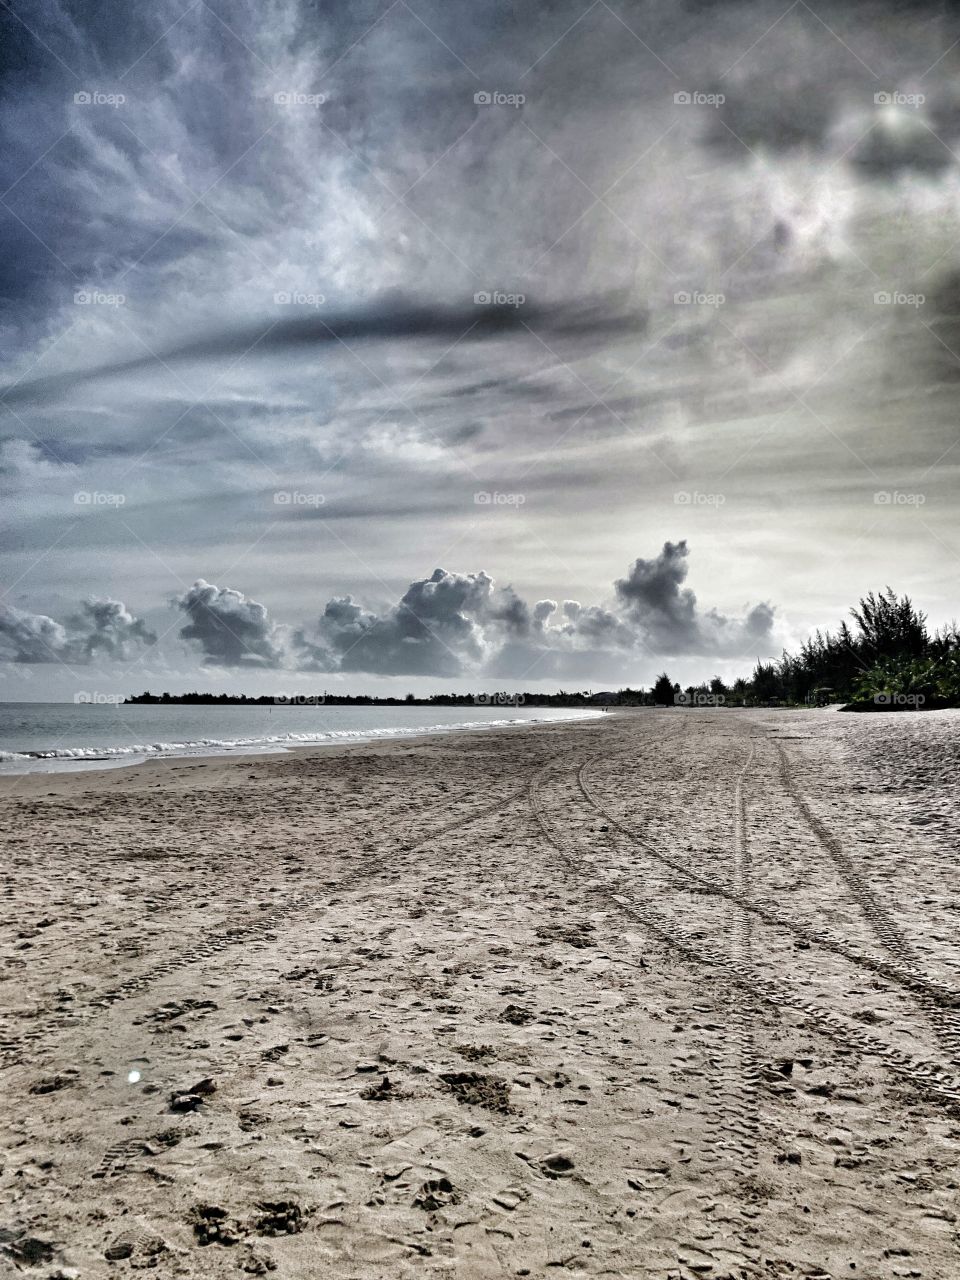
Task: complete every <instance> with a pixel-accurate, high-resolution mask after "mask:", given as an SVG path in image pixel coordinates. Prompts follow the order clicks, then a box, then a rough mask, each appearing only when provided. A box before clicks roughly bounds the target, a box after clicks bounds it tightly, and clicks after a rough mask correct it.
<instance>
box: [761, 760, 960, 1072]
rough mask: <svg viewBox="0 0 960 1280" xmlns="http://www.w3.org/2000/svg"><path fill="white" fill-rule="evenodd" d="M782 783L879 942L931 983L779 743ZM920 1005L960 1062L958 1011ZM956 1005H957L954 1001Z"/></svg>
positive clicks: (933, 1004) (923, 998) (923, 999)
mask: <svg viewBox="0 0 960 1280" xmlns="http://www.w3.org/2000/svg"><path fill="white" fill-rule="evenodd" d="M776 746H777V754H778V757H779V764H780V780H781V782H782V784H783V788H784V790H785V791H786V793H787V795H788V796H789V797H790V799H791V800H792V801H793V804H794V806H795V807H796V809H797V811H798V812H799V813H800V815H801V817H802V818H803V820H804V822H805V823H806V824H807V826H808V827H809V828H810V830H811V831H812V832H813V835H814V837H815V838H816V840H817V843H818V844H819V845H820V847H821V848H822V849H823V850H824V851H825V852H826V854H827V856H828V857H829V858H830V860H831V862H833V864H834V866H835V867H836V868H837V871H838V872H839V873H840V876H841V878H842V880H843V882H844V884H845V885H846V886H847V890H848V891H849V893H850V896H851V897H852V898H853V900H854V901H855V902H856V904H857V906H858V907H859V908H860V910H861V911H862V912H863V914H864V916H865V917H866V920H867V923H868V924H869V925H870V928H871V929H872V930H873V933H874V935H875V936H876V938H877V940H878V941H879V942H880V943H881V945H882V946H884V947H885V948H886V949H887V951H888V952H889V953H890V954H891V955H892V956H894V957H895V958H896V959H897V960H898V961H899V962H900V964H901V966H902V967H903V968H905V969H906V970H908V971H909V972H910V973H912V974H914V975H915V976H916V977H918V978H921V979H924V980H925V981H927V982H929V979H927V976H926V974H925V972H924V969H923V966H922V964H921V962H920V959H919V957H918V956H917V953H916V952H915V951H914V949H913V947H912V946H911V945H910V943H909V942H908V941H907V939H906V938H905V937H904V935H903V933H901V931H900V929H899V928H898V927H897V924H896V922H895V921H894V920H893V918H892V917H891V916H890V914H889V912H888V911H887V909H886V907H885V906H884V905H883V903H882V902H881V901H880V899H879V898H878V897H877V895H876V894H875V893H874V891H873V888H872V886H871V885H870V882H869V881H868V880H867V879H866V878H865V877H864V875H863V874H862V873H861V870H860V868H859V866H858V865H857V863H856V862H855V861H854V859H853V858H851V857H850V855H849V854H848V853H847V852H846V850H845V849H844V847H843V845H842V844H841V843H840V841H839V840H838V839H837V837H836V835H834V833H833V832H832V831H831V830H830V829H829V827H827V826H826V825H825V823H823V822H822V821H821V820H820V819H819V818H818V817H817V815H816V814H815V813H814V812H813V809H812V808H811V806H810V803H809V801H808V800H807V798H806V796H805V795H804V794H803V792H802V791H801V789H800V786H799V784H798V782H797V780H796V778H795V777H794V774H793V770H792V766H791V762H790V757H789V755H788V754H787V751H786V750H785V748H784V747H783V746H781V744H780V743H779V742H778V743H777V744H776ZM919 1003H920V1005H921V1007H922V1008H923V1011H924V1013H925V1014H926V1015H927V1017H928V1019H929V1020H930V1022H931V1023H932V1025H933V1027H934V1030H935V1032H936V1034H937V1037H938V1039H939V1040H940V1042H941V1044H943V1046H944V1047H945V1048H946V1049H947V1051H948V1052H949V1054H950V1058H951V1062H952V1063H953V1064H954V1065H956V1064H958V1063H960V1013H958V1012H957V1011H956V1009H955V1008H950V1007H949V1006H948V1007H944V1006H943V1005H942V1004H938V1003H937V1002H936V1001H935V1000H931V999H930V998H929V996H927V995H924V994H921V997H920V1000H919ZM952 1003H954V1004H955V1003H956V1000H954V1001H953V1002H952Z"/></svg>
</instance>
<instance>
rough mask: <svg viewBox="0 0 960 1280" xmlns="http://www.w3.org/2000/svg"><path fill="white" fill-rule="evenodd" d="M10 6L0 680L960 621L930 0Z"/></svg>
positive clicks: (950, 354) (646, 651) (506, 661)
mask: <svg viewBox="0 0 960 1280" xmlns="http://www.w3.org/2000/svg"><path fill="white" fill-rule="evenodd" d="M0 13H2V18H0V21H2V25H3V33H2V40H0V47H2V50H3V53H2V57H3V60H4V88H3V98H2V128H3V134H4V137H3V148H2V154H3V160H2V173H0V191H2V196H0V219H2V225H3V230H4V235H5V252H4V254H3V256H2V259H0V272H2V282H0V306H2V318H0V331H2V338H3V342H2V351H3V353H4V367H3V369H2V370H0V492H2V501H3V506H2V513H3V514H2V522H0V536H2V542H0V591H2V599H0V673H2V679H0V697H3V698H4V699H8V698H18V697H20V698H50V697H64V698H69V697H70V696H71V695H72V693H73V692H74V691H75V690H76V689H77V688H84V689H90V688H92V687H98V688H99V687H102V688H104V689H107V690H117V691H121V692H126V691H131V690H136V689H141V688H144V687H147V686H149V687H153V688H158V687H163V688H169V689H183V688H190V687H195V686H197V685H200V686H202V687H206V688H213V689H245V690H251V691H264V690H272V689H276V688H283V689H289V688H291V687H296V688H298V689H302V690H304V691H309V690H312V689H319V688H323V687H329V688H342V689H345V690H350V691H357V690H361V689H371V690H377V691H387V690H389V691H396V690H397V689H402V690H404V691H406V690H407V689H414V690H416V691H418V692H421V691H432V690H434V689H437V688H476V687H481V686H486V687H489V686H490V685H491V682H495V683H496V685H497V687H505V688H515V687H520V688H537V687H555V686H556V684H557V683H558V682H566V683H567V684H568V685H569V684H570V683H574V684H575V685H577V686H583V687H587V686H590V685H592V686H593V687H600V686H603V685H607V684H616V683H619V682H625V681H629V682H631V683H633V684H638V683H649V682H650V681H651V680H652V679H653V677H654V676H655V675H656V673H657V671H659V670H660V669H661V668H662V667H663V666H665V665H666V666H667V667H668V668H669V669H670V671H671V673H672V674H674V675H675V676H676V677H677V678H681V679H684V680H685V679H688V678H695V677H700V676H709V675H711V674H713V672H715V671H717V672H720V673H722V674H725V675H734V674H738V673H740V672H746V671H747V670H748V669H749V668H750V667H751V666H752V665H753V663H754V662H755V660H756V658H757V657H768V656H770V655H771V654H776V653H778V652H779V651H780V649H781V648H782V647H783V646H784V645H785V644H786V645H790V644H793V643H795V642H796V641H798V640H799V639H801V638H802V637H803V636H804V635H805V634H806V633H807V632H808V630H809V629H811V628H812V627H816V626H823V625H834V624H835V623H836V622H837V621H838V620H839V619H840V617H841V616H842V614H843V613H844V611H845V610H846V609H847V607H848V606H849V605H850V604H851V603H853V602H854V600H855V599H856V598H857V596H858V595H860V594H862V593H863V592H865V591H867V590H870V589H877V588H879V587H882V586H883V585H885V584H887V583H889V584H890V585H892V586H893V587H894V588H896V589H898V590H908V591H910V592H911V594H913V595H914V597H915V598H916V599H917V601H918V602H919V603H920V605H921V606H922V607H923V608H925V609H926V610H927V611H928V613H929V615H930V618H931V621H932V622H933V623H935V624H937V623H941V622H945V621H947V620H949V619H951V618H953V617H956V616H957V615H958V614H960V586H958V557H960V531H958V528H957V515H956V502H955V498H954V495H955V494H956V491H957V478H958V468H960V420H958V414H957V404H958V394H957V393H958V389H960V356H958V355H957V354H956V353H957V352H960V88H958V87H957V86H958V85H960V80H958V73H960V43H958V41H960V17H958V16H957V15H956V14H955V13H951V11H950V8H949V6H947V5H946V4H945V3H944V4H934V3H929V4H924V3H906V2H903V0H901V2H899V3H897V2H895V0H886V3H882V4H872V3H871V4H868V3H856V2H855V0H846V3H843V4H828V3H825V2H824V3H818V4H817V5H815V6H813V5H809V4H806V3H805V2H804V0H797V2H796V3H793V4H788V3H785V2H777V3H768V2H764V3H753V2H748V3H743V4H736V3H733V2H731V0H724V2H710V0H633V2H632V3H628V2H627V0H611V3H609V4H608V3H606V2H605V0H595V3H592V4H585V3H584V2H583V0H576V2H572V3H571V2H569V0H541V3H538V4H529V3H516V4H507V3H504V2H502V0H473V2H472V3H471V4H469V5H458V4H450V3H449V2H442V0H409V3H408V0H393V2H392V3H390V2H389V0H351V2H350V3H347V0H333V2H326V0H325V2H323V3H321V0H230V2H229V3H228V2H227V0H209V2H207V0H192V2H191V0H152V2H151V3H150V4H149V5H147V4H138V3H132V4H129V5H124V6H122V9H120V10H118V9H117V8H116V6H114V5H105V4H102V3H100V2H99V0H69V2H68V0H31V3H29V4H23V3H20V2H19V0H12V3H11V4H10V5H9V6H6V5H5V6H4V7H3V9H2V10H0Z"/></svg>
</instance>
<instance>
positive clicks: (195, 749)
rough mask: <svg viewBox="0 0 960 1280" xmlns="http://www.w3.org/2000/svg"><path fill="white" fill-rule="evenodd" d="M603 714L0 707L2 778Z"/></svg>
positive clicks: (497, 710) (9, 704) (459, 709)
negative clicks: (148, 760) (160, 757)
mask: <svg viewBox="0 0 960 1280" xmlns="http://www.w3.org/2000/svg"><path fill="white" fill-rule="evenodd" d="M598 714H600V713H599V712H596V711H589V710H581V709H579V708H571V709H569V710H567V709H556V710H555V709H553V708H548V707H529V708H528V707H512V706H507V707H327V706H319V707H310V706H275V707H243V706H235V707H229V706H227V707H217V706H184V705H172V706H165V707H164V706H139V705H131V706H114V705H108V706H99V705H94V704H83V705H80V706H75V705H74V704H73V703H59V702H3V703H0V775H2V774H16V773H36V772H52V771H54V770H62V769H83V768H88V769H89V768H95V769H102V768H104V767H105V766H109V765H122V764H136V763H139V762H140V761H142V760H147V759H150V758H151V757H157V756H211V755H217V756H219V755H230V754H237V755H241V754H250V753H259V752H268V751H288V750H292V749H294V748H296V747H306V746H324V745H328V746H336V745H337V744H338V743H345V742H362V741H373V740H377V739H381V738H398V737H409V736H411V735H414V734H423V733H454V732H458V731H463V730H465V729H484V728H499V727H503V726H505V725H512V724H531V723H537V722H555V721H559V720H580V719H583V718H584V717H587V716H595V715H598Z"/></svg>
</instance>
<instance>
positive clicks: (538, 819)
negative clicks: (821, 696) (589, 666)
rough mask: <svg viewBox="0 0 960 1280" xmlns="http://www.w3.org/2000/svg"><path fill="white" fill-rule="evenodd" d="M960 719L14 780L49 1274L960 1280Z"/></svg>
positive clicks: (20, 1041)
mask: <svg viewBox="0 0 960 1280" xmlns="http://www.w3.org/2000/svg"><path fill="white" fill-rule="evenodd" d="M958 761H960V714H958V713H952V712H947V713H930V714H926V715H924V714H903V715H883V716H850V715H848V716H844V715H841V714H838V713H837V712H836V711H832V710H821V711H806V712H799V711H790V712H788V711H775V710H770V711H708V712H697V711H683V710H670V711H655V710H641V711H636V712H623V713H619V714H617V713H611V714H609V715H607V716H605V717H603V718H602V719H599V718H598V719H596V720H592V721H588V722H583V723H574V724H565V725H556V726H537V727H533V728H523V729H514V730H508V731H497V732H485V733H477V734H462V735H456V736H448V737H443V738H437V737H434V738H421V739H415V740H408V741H400V742H393V743H383V744H377V745H373V746H371V745H357V746H353V747H350V748H344V749H329V748H327V749H323V750H304V751H298V752H295V753H291V754H289V755H285V756H260V757H255V758H253V757H251V758H246V759H240V760H237V759H233V760H229V761H225V760H221V759H212V760H204V761H200V762H192V761H184V760H167V761H159V762H150V763H148V764H144V765H140V766H136V767H131V768H126V769H114V770H105V771H95V772H84V773H77V774H71V775H64V774H58V775H55V776H32V777H24V778H7V779H3V780H2V782H0V793H2V797H3V806H2V818H0V824H2V838H3V844H4V859H3V864H4V878H5V880H6V902H7V910H6V912H5V916H6V919H5V921H4V924H3V943H2V960H3V963H2V979H3V987H2V1003H3V1026H2V1045H0V1052H2V1066H3V1071H2V1076H0V1079H2V1099H3V1100H2V1104H0V1105H2V1108H3V1116H2V1120H3V1126H2V1127H3V1130H4V1133H5V1140H4V1142H5V1150H4V1154H3V1160H2V1174H0V1184H2V1200H3V1202H4V1204H5V1208H4V1210H3V1214H2V1217H0V1248H2V1250H3V1255H2V1256H3V1257H4V1258H5V1266H6V1267H7V1268H8V1269H9V1268H12V1269H13V1273H14V1274H21V1273H22V1274H24V1275H28V1276H36V1277H43V1278H46V1277H55V1276H56V1277H70V1276H72V1277H80V1278H81V1280H92V1278H93V1277H100V1276H117V1277H121V1276H126V1275H130V1274H132V1273H133V1272H135V1271H140V1270H144V1269H148V1270H149V1269H152V1270H153V1271H154V1273H155V1274H157V1275H160V1276H182V1277H196V1278H197V1280H200V1278H201V1277H202V1278H203V1280H208V1278H210V1277H226V1276H238V1275H243V1274H253V1275H260V1274H267V1273H274V1274H276V1275H277V1276H278V1277H290V1278H291V1280H293V1278H296V1280H305V1278H306V1277H321V1276H322V1277H344V1278H348V1277H349V1278H354V1280H361V1278H362V1280H367V1278H369V1280H384V1278H391V1280H392V1278H394V1277H396V1278H398V1280H399V1278H402V1277H407V1276H410V1277H413V1276H416V1277H432V1276H435V1277H449V1278H454V1277H456V1278H458V1280H459V1278H460V1277H463V1278H464V1280H473V1278H474V1277H476V1278H477V1280H480V1278H483V1280H486V1278H488V1277H489V1278H490V1280H494V1278H497V1280H499V1278H500V1277H504V1276H511V1277H512V1276H532V1277H549V1276H556V1275H570V1276H584V1277H594V1276H596V1277H600V1276H603V1277H631V1278H633V1277H651V1278H653V1277H657V1278H658V1280H660V1278H665V1277H670V1278H671V1280H672V1278H676V1277H682V1278H683V1280H691V1278H692V1277H697V1276H699V1277H711V1278H714V1280H720V1278H721V1277H753V1276H764V1277H778V1278H780V1277H782V1278H786V1277H816V1278H819V1280H826V1278H827V1277H837V1278H839V1277H860V1278H861V1280H863V1278H865V1277H869V1280H893V1278H894V1277H924V1278H925V1280H951V1278H953V1277H956V1276H957V1275H958V1274H960V1251H958V1233H957V1224H956V1214H957V1203H958V1195H957V1186H958V1174H957V1167H958V1155H960V896H958V893H957V879H956V876H957V861H956V860H957V852H956V851H957V813H958V812H960V810H958V807H957V800H958V783H957V777H958V771H957V764H958Z"/></svg>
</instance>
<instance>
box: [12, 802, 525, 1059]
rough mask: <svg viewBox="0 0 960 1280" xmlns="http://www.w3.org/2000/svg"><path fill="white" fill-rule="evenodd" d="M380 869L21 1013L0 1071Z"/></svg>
mask: <svg viewBox="0 0 960 1280" xmlns="http://www.w3.org/2000/svg"><path fill="white" fill-rule="evenodd" d="M527 788H528V784H527V783H524V785H523V786H522V787H519V788H516V789H515V790H513V791H511V792H510V793H509V794H508V795H507V796H506V797H505V798H504V799H502V800H494V799H490V798H487V799H486V800H485V801H484V803H483V804H482V805H478V806H477V807H476V808H474V809H472V810H470V811H468V812H467V813H466V814H461V815H458V816H457V817H456V818H453V819H452V820H451V821H450V822H447V823H444V824H443V825H442V826H440V827H435V828H433V829H432V830H430V831H428V832H427V833H426V834H425V835H423V836H419V837H418V838H417V839H415V840H413V841H408V842H405V843H400V844H399V845H398V846H397V847H396V848H392V849H390V850H388V851H387V852H388V855H395V854H396V853H397V852H402V853H404V854H406V853H411V852H413V851H414V850H415V849H418V848H419V847H420V846H421V845H424V844H427V843H428V842H429V841H431V840H437V839H439V838H441V837H442V836H444V835H447V834H448V833H449V832H451V831H458V830H461V829H462V828H464V827H466V826H469V825H470V824H471V823H473V822H476V821H477V820H478V819H479V818H481V817H483V816H485V815H486V814H489V813H490V812H491V811H493V810H495V809H496V810H500V809H503V808H504V807H505V806H507V805H509V804H512V803H513V802H514V801H516V800H519V799H522V798H524V797H525V796H526V794H527ZM385 865H386V863H385V862H384V861H380V862H376V863H375V865H374V862H373V860H372V859H371V861H370V863H369V865H365V866H364V867H362V868H361V869H359V870H357V871H355V872H353V873H352V874H350V875H349V876H346V877H345V878H344V879H343V880H342V881H341V882H340V883H339V884H338V885H337V888H336V890H333V891H331V890H330V889H329V888H328V887H325V888H324V889H323V890H322V891H318V892H315V893H296V894H292V895H291V896H290V897H289V898H285V899H284V900H283V901H282V902H278V903H277V904H276V905H275V906H272V907H270V908H269V909H267V910H265V911H263V912H261V914H260V916H259V917H258V918H257V919H256V920H253V921H251V920H249V916H245V917H243V918H241V919H240V920H239V921H238V922H237V923H236V924H235V925H229V924H227V925H224V926H223V927H222V928H220V929H217V930H214V931H213V932H211V933H209V934H207V935H206V938H205V940H204V941H203V942H202V943H201V944H199V945H198V946H196V947H191V948H189V949H188V950H186V951H181V952H179V953H178V954H177V955H175V956H171V957H170V958H169V959H168V960H165V961H162V962H161V963H160V964H156V965H153V966H151V967H150V968H148V969H146V970H144V971H143V972H142V973H139V974H135V975H134V976H132V977H130V978H128V979H127V980H126V981H125V982H121V983H120V984H119V985H118V986H115V987H112V988H109V989H108V990H106V991H104V992H101V993H100V994H99V995H92V996H88V997H86V998H85V999H84V1000H83V1001H82V1002H81V1001H75V1002H73V1004H72V1007H71V1008H70V1009H69V1010H66V1011H64V1012H61V1013H55V1014H54V1015H53V1016H52V1017H48V1018H42V1015H43V1014H44V1013H45V1012H47V1010H46V1009H44V1008H41V1009H39V1010H37V1011H35V1013H34V1014H33V1015H30V1014H25V1015H21V1017H22V1018H24V1019H26V1018H31V1017H33V1018H36V1019H37V1021H36V1023H35V1025H34V1026H32V1027H30V1029H29V1030H27V1031H25V1032H23V1033H22V1034H20V1035H14V1034H10V1032H9V1030H7V1029H6V1028H4V1029H3V1030H2V1031H0V1069H4V1068H7V1067H14V1066H21V1065H23V1056H22V1055H23V1053H24V1051H26V1050H35V1049H36V1048H38V1047H39V1046H40V1045H42V1044H43V1043H44V1042H45V1041H46V1040H47V1039H49V1038H50V1037H53V1036H55V1035H56V1034H57V1033H58V1032H60V1031H66V1030H70V1029H73V1028H76V1027H78V1026H81V1025H84V1024H85V1023H87V1022H89V1021H90V1020H91V1019H92V1018H95V1017H97V1016H98V1015H99V1014H102V1013H104V1012H106V1010H107V1009H109V1008H111V1007H112V1006H113V1005H115V1004H117V1003H118V1002H120V1001H122V1000H127V999H129V998H130V997H131V996H136V995H139V994H140V993H141V992H142V991H145V990H146V989H147V988H148V987H150V986H152V985H153V984H154V983H155V982H159V981H160V980H161V979H163V978H166V977H169V975H170V974H171V973H175V972H177V971H178V970H180V969H186V968H189V967H190V966H192V965H195V964H198V963H200V962H201V961H204V960H209V959H211V958H212V957H213V956H215V955H218V954H220V953H221V952H223V951H226V950H227V949H228V948H230V947H236V946H240V945H241V944H244V943H249V942H257V941H261V940H269V939H270V938H271V936H272V935H273V934H274V932H275V930H276V929H278V928H281V927H282V926H283V925H284V924H285V923H286V922H287V921H288V920H289V919H290V917H291V916H292V915H299V914H300V913H302V912H304V911H308V910H310V909H311V908H314V907H317V906H322V905H324V904H325V903H326V901H327V899H329V897H330V896H331V893H332V892H333V893H337V894H339V893H341V892H344V891H349V889H351V888H352V887H353V886H354V885H355V884H357V883H359V882H360V881H362V880H364V879H366V878H367V877H368V876H370V875H373V874H376V872H379V871H381V870H382V869H383V867H384V866H385ZM41 1019H42V1020H41Z"/></svg>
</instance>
